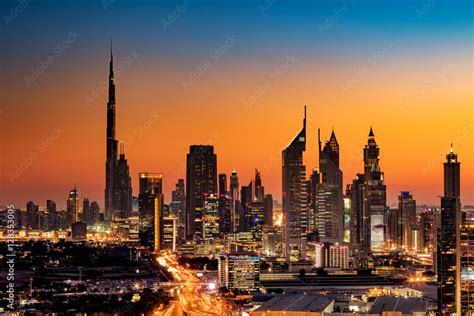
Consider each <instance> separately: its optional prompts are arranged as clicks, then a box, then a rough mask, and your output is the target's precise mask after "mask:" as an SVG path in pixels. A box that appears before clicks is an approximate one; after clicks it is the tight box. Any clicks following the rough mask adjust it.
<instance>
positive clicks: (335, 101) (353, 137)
mask: <svg viewBox="0 0 474 316" xmlns="http://www.w3.org/2000/svg"><path fill="white" fill-rule="evenodd" d="M275 10H276V9H275ZM18 23H19V22H18ZM316 25H317V24H316ZM65 34H67V32H66V33H65ZM102 35H103V34H102ZM108 35H109V37H110V35H114V34H110V32H109V34H108ZM117 37H119V39H118V40H115V42H114V47H115V49H114V51H115V66H116V68H117V67H118V66H119V65H121V64H122V65H123V61H124V60H126V59H127V58H130V56H131V55H130V52H132V51H136V52H137V54H138V56H136V58H135V57H132V59H133V58H134V59H133V60H132V61H131V64H130V66H129V67H128V68H127V69H125V70H124V71H123V72H122V74H121V75H117V74H116V85H117V86H116V89H117V138H118V139H119V140H120V141H126V142H127V143H128V144H127V150H126V157H127V159H128V162H129V165H130V171H131V176H132V185H133V193H134V195H137V190H138V173H139V172H143V171H149V172H160V173H162V174H163V178H164V184H165V186H164V189H165V200H166V202H169V200H170V192H171V189H172V188H173V186H174V183H175V182H176V180H177V179H178V178H184V177H185V161H186V154H187V152H188V150H189V145H190V144H211V145H214V147H215V152H216V153H217V157H218V172H219V173H227V174H229V173H230V172H231V171H232V169H233V168H235V169H236V170H237V172H238V175H239V180H240V184H241V185H244V184H245V185H246V184H247V183H248V182H249V181H250V180H251V177H252V176H253V174H254V168H257V169H259V170H261V172H262V179H263V183H264V186H265V190H266V192H267V193H271V194H273V196H274V198H276V199H277V200H280V199H281V151H282V149H283V148H284V147H285V146H286V145H287V144H288V143H289V142H290V141H291V140H292V138H293V137H294V136H295V134H296V133H297V132H298V131H299V129H300V128H301V125H302V119H303V106H304V105H307V106H308V131H307V132H308V135H307V151H306V153H305V157H304V159H305V164H306V167H307V174H309V173H310V171H311V169H312V168H314V167H317V159H318V157H317V129H318V128H321V136H322V139H323V140H324V139H326V138H328V137H329V135H330V133H331V128H333V127H334V130H335V133H336V136H337V139H338V141H339V144H340V147H341V159H340V161H341V168H342V170H343V172H344V185H346V184H347V183H350V182H351V181H352V179H353V178H354V176H355V174H356V173H357V172H361V171H362V170H363V162H362V149H363V146H364V144H365V143H366V141H367V135H368V132H369V128H370V126H371V125H372V126H373V128H374V132H375V136H376V141H377V143H378V145H379V146H380V148H381V161H380V166H381V168H382V171H384V172H385V180H386V184H387V189H388V199H387V200H388V201H387V203H388V205H389V206H393V203H395V202H396V200H397V195H398V193H399V191H402V190H403V191H411V192H412V193H413V195H414V198H415V199H416V200H417V202H418V204H421V203H433V204H438V203H439V197H438V196H439V195H442V194H443V192H442V190H443V183H442V181H443V174H442V172H443V167H442V162H443V161H444V156H445V155H446V153H447V152H448V151H449V147H450V143H451V141H453V142H454V150H455V152H456V153H457V154H458V155H459V160H460V162H461V201H462V203H463V204H474V189H473V187H474V160H473V154H474V121H473V114H474V110H473V98H472V97H473V94H472V87H473V82H472V73H473V72H472V71H473V67H472V46H471V45H470V44H469V43H465V42H464V43H463V42H462V41H459V42H456V45H457V46H452V45H451V46H450V45H447V44H443V43H442V41H441V43H434V44H433V43H430V45H426V46H425V45H418V44H416V45H417V46H416V48H415V47H413V46H412V45H415V42H416V41H415V40H413V41H411V40H410V39H403V40H400V41H398V40H397V39H396V38H395V39H387V40H386V41H385V42H384V41H383V40H381V41H376V42H375V43H372V44H371V47H370V49H369V48H367V49H366V50H359V51H357V53H354V54H352V55H350V47H346V48H344V47H343V48H342V50H343V51H341V52H340V53H337V54H336V53H335V54H322V55H318V56H315V55H313V54H312V53H311V52H306V53H302V54H297V53H296V52H295V51H291V50H284V49H283V52H282V53H279V54H275V55H265V54H264V55H262V54H255V55H250V54H249V55H245V54H244V55H245V56H243V55H240V56H238V57H234V56H233V53H224V54H223V55H222V56H221V57H220V58H219V59H218V60H217V61H216V62H215V63H213V64H212V66H211V67H210V68H209V69H208V70H207V71H206V72H205V73H204V74H203V75H202V76H201V77H200V78H199V79H198V80H197V82H196V83H195V84H194V85H193V86H192V87H191V88H190V89H188V90H187V91H186V90H185V89H183V81H185V80H186V79H187V78H188V76H189V74H190V73H192V72H193V71H195V70H196V67H197V66H198V65H202V64H204V63H205V62H206V60H208V59H209V55H206V54H207V53H203V54H202V55H198V56H193V58H190V57H189V56H186V50H185V49H183V50H182V51H180V52H179V53H177V55H176V56H169V55H166V54H165V55H161V56H157V55H155V54H154V52H153V50H152V49H150V48H149V47H147V46H146V45H128V44H127V43H125V41H122V42H121V41H120V36H117ZM103 38H108V37H107V36H103ZM103 38H102V39H101V40H100V41H99V40H97V39H92V38H89V37H88V34H87V33H81V36H80V37H79V39H78V40H77V42H75V43H73V45H72V48H71V50H70V51H68V52H67V53H65V54H64V55H63V56H61V57H60V58H58V59H57V60H56V61H55V63H54V64H52V65H51V66H50V67H49V68H48V69H47V70H46V71H45V72H44V73H43V74H42V75H41V76H40V78H39V79H38V80H36V81H35V82H34V83H33V84H31V85H29V86H28V85H26V84H25V81H24V78H25V76H28V75H29V74H30V73H31V69H32V67H35V66H37V65H38V62H39V61H41V60H43V59H44V57H46V56H47V52H46V53H44V52H40V53H38V55H36V56H35V57H34V58H32V59H29V60H28V62H22V63H20V61H15V60H14V59H13V58H11V59H10V61H11V64H9V65H7V74H8V78H6V77H3V78H2V79H1V82H0V84H1V86H2V87H6V90H5V92H6V93H5V94H4V98H3V99H4V101H2V103H3V104H2V112H1V114H0V121H1V122H2V125H3V128H4V136H3V137H2V139H1V147H2V155H1V169H2V172H1V179H0V180H1V181H0V184H1V193H2V194H1V201H0V203H2V204H6V203H10V202H14V203H16V204H17V206H19V207H22V208H24V207H25V205H26V202H27V201H29V200H33V201H35V202H36V203H39V204H40V205H41V206H44V205H45V201H46V199H53V200H55V201H56V203H57V204H58V206H60V207H64V206H65V204H66V198H67V195H68V191H69V190H70V189H71V188H72V187H73V186H74V182H77V186H78V188H79V191H80V195H81V198H82V196H83V195H85V194H87V195H88V196H89V197H90V199H92V200H97V201H98V202H99V204H100V205H101V207H103V199H104V182H105V181H104V180H105V168H104V167H105V144H106V143H105V123H106V102H107V93H106V90H105V91H104V92H103V93H99V94H98V95H97V96H96V97H95V98H93V100H92V101H89V104H88V102H87V98H88V97H90V96H91V92H92V91H93V90H94V89H97V87H99V86H100V82H101V81H106V80H107V75H108V58H109V57H108V51H107V49H108V48H107V44H108V43H107V40H103ZM52 42H53V43H54V41H52ZM225 42H226V37H219V38H218V39H216V40H215V41H214V42H213V45H210V46H209V48H208V49H206V50H204V51H205V52H209V51H211V50H212V49H214V48H216V47H219V45H222V44H223V43H225ZM98 43H100V44H98ZM115 43H117V44H115ZM384 43H385V44H387V43H389V48H388V50H385V51H384V45H385V44H384ZM246 45H249V44H246V42H245V38H242V37H239V36H237V41H236V43H235V44H233V46H232V47H230V48H229V51H230V52H235V51H239V52H240V51H244V52H245V49H246ZM51 46H52V44H51V45H50V46H48V48H49V49H50V47H51ZM362 46H363V45H362V44H361V47H362ZM87 47H94V48H97V47H100V49H93V50H91V51H87V52H84V50H85V49H86V48H87ZM79 50H81V51H82V52H80V53H79ZM46 51H47V50H46ZM377 52H378V53H380V54H382V55H383V56H381V57H380V58H379V59H377V60H376V61H374V60H373V59H370V57H371V56H372V57H373V56H374V54H376V53H377ZM18 54H19V55H22V56H23V55H25V54H28V52H18ZM345 54H349V55H350V58H345ZM25 56H26V55H25ZM287 56H289V57H292V58H295V61H294V62H293V63H292V65H290V66H289V67H287V68H286V69H285V70H282V69H283V68H282V65H283V64H285V63H286V62H287ZM23 57H24V56H23ZM24 58H26V57H24ZM276 69H280V71H281V72H282V73H281V74H280V75H279V76H277V78H276V77H275V75H272V72H274V71H275V70H276ZM357 73H358V75H357ZM361 73H362V74H361ZM349 81H351V82H352V83H350V84H349V83H348V82H349ZM344 86H345V87H346V89H345V91H343V90H344V89H343V87H344ZM256 91H260V93H256ZM251 96H254V99H255V102H254V103H252V104H251V105H250V106H247V107H246V106H245V103H246V102H248V99H249V98H250V97H251ZM156 118H157V119H156ZM55 128H59V129H60V130H61V131H62V132H61V133H59V136H58V137H57V139H53V141H52V143H51V144H50V145H47V146H46V148H45V150H44V151H43V150H42V149H40V147H41V144H42V143H43V145H44V144H45V143H44V142H45V141H46V142H47V140H48V137H49V136H51V135H52V134H53V131H54V129H55ZM53 138H54V137H53ZM38 146H40V147H38ZM28 157H34V158H32V159H28ZM28 160H31V161H30V162H27V161H28ZM22 164H23V165H22ZM25 165H26V168H24V166H25ZM18 168H19V169H22V170H21V172H18ZM15 172H16V173H15Z"/></svg>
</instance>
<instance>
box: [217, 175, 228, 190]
mask: <svg viewBox="0 0 474 316" xmlns="http://www.w3.org/2000/svg"><path fill="white" fill-rule="evenodd" d="M226 193H227V175H226V174H225V173H219V195H224V194H226Z"/></svg>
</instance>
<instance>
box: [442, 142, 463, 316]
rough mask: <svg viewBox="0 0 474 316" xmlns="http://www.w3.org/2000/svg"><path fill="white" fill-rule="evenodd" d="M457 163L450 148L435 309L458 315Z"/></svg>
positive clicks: (459, 255)
mask: <svg viewBox="0 0 474 316" xmlns="http://www.w3.org/2000/svg"><path fill="white" fill-rule="evenodd" d="M460 230H461V202H460V163H459V162H458V156H457V155H456V154H455V153H454V151H453V147H452V146H451V151H450V152H449V154H447V155H446V161H445V162H444V195H443V197H442V198H441V227H440V229H439V233H438V251H437V260H436V263H437V269H436V270H437V275H438V312H439V313H440V314H442V315H451V314H453V313H456V315H461V247H460V245H461V231H460Z"/></svg>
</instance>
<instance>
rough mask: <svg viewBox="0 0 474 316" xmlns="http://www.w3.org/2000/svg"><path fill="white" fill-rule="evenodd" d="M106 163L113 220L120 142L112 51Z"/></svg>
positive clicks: (107, 210)
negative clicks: (117, 130)
mask: <svg viewBox="0 0 474 316" xmlns="http://www.w3.org/2000/svg"><path fill="white" fill-rule="evenodd" d="M106 145H107V150H106V161H105V214H106V217H107V218H112V215H113V214H112V212H113V210H114V174H115V166H116V163H117V150H118V141H117V139H116V138H115V82H114V57H113V54H112V48H111V50H110V64H109V100H108V102H107V140H106Z"/></svg>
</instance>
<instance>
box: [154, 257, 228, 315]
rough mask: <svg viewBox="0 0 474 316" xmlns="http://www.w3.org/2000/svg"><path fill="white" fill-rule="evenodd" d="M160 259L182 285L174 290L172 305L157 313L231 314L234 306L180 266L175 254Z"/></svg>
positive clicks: (156, 313)
mask: <svg viewBox="0 0 474 316" xmlns="http://www.w3.org/2000/svg"><path fill="white" fill-rule="evenodd" d="M158 260H159V263H160V264H161V265H162V266H164V267H165V268H167V269H168V271H169V272H171V274H172V275H173V277H174V279H175V282H179V283H180V284H181V285H179V286H177V287H176V289H175V291H173V293H174V295H173V299H172V300H171V301H170V306H169V307H167V308H166V309H164V310H157V311H155V315H161V316H181V315H189V316H195V315H222V316H225V315H231V312H230V311H233V309H234V308H233V306H232V305H231V304H229V303H228V302H226V300H225V299H223V298H221V297H220V296H219V294H218V293H217V294H216V293H213V292H212V291H211V292H210V291H209V290H208V287H207V285H205V284H203V283H202V282H201V281H200V280H199V279H198V278H197V277H196V276H195V275H194V273H193V272H192V271H190V270H188V269H186V268H184V267H182V266H180V265H179V264H178V262H177V261H176V258H175V257H174V256H171V255H168V254H164V255H163V256H161V257H159V258H158Z"/></svg>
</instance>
